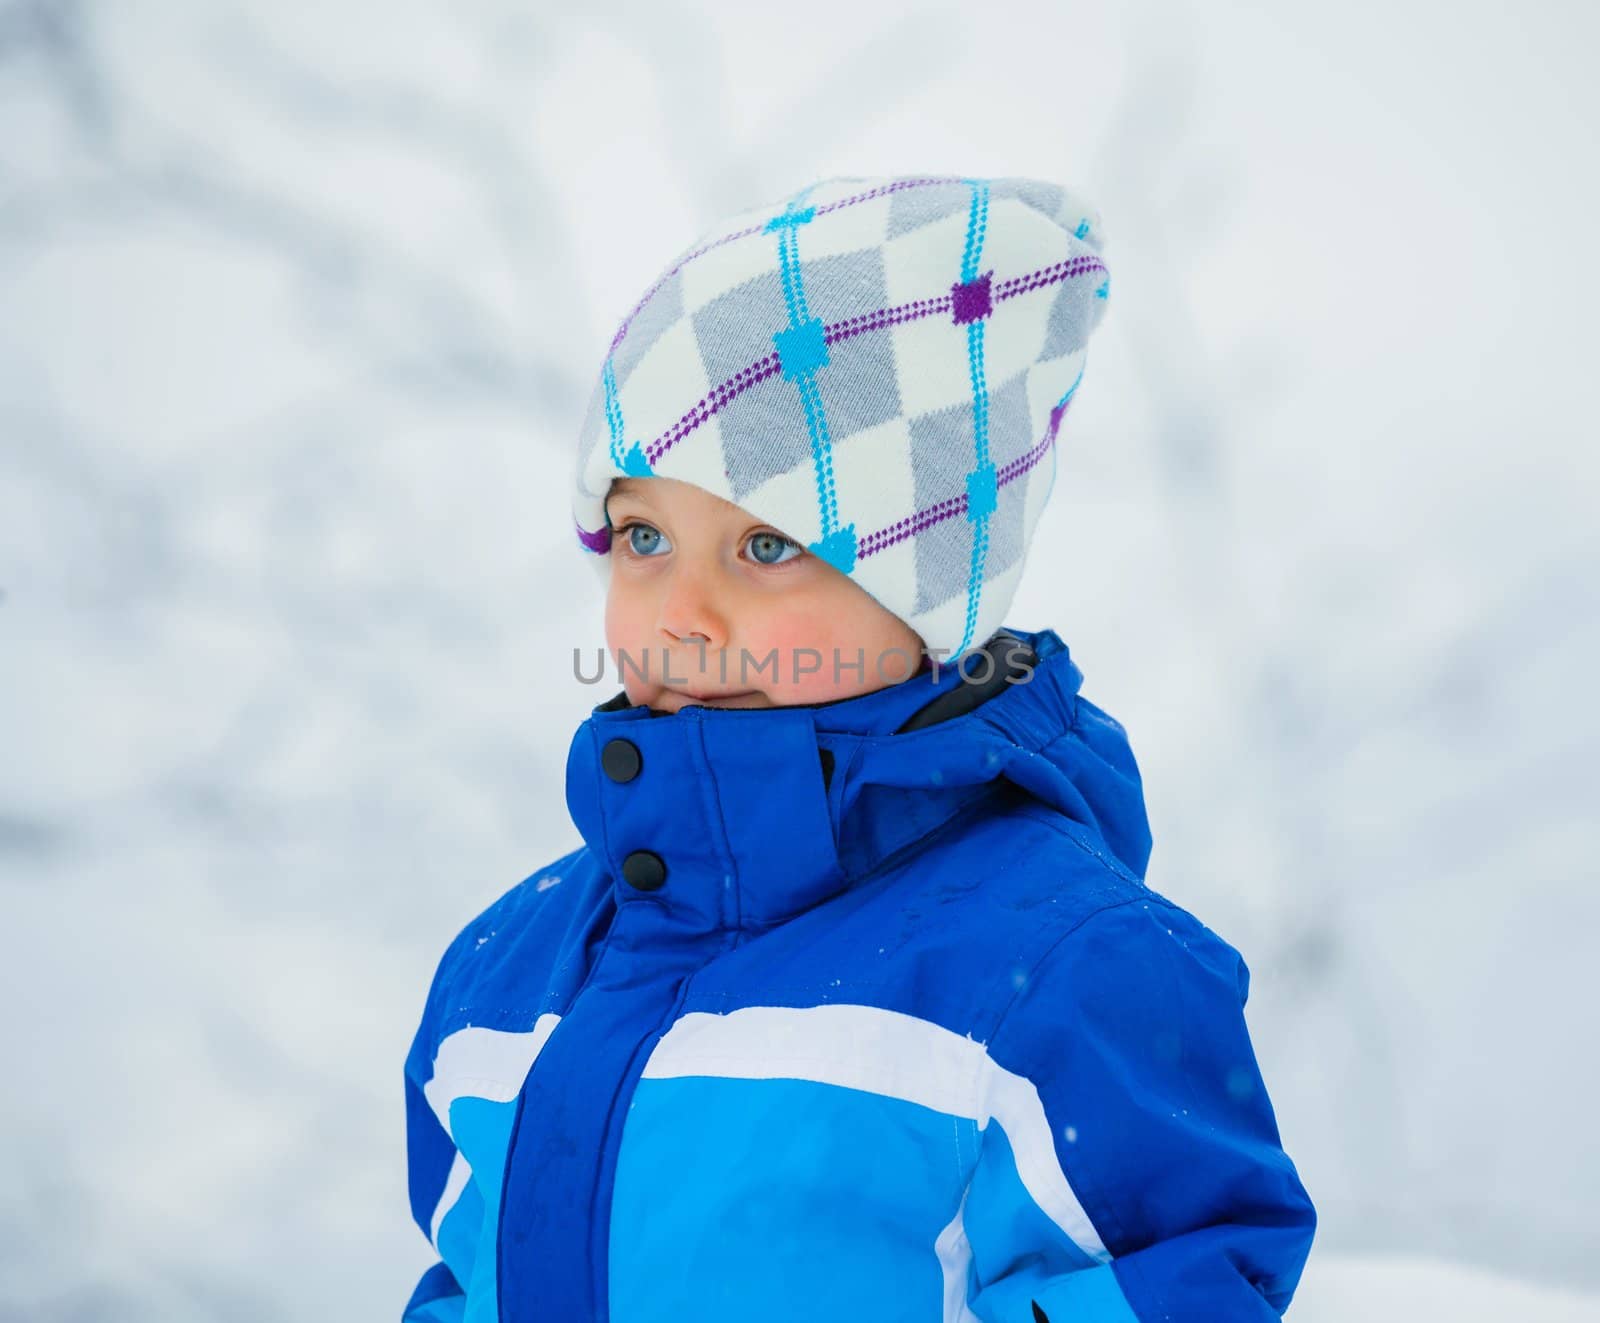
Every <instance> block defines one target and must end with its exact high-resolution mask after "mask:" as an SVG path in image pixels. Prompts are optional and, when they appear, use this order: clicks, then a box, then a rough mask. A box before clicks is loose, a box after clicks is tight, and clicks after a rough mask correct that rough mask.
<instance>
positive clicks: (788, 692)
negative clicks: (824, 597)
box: [745, 612, 871, 703]
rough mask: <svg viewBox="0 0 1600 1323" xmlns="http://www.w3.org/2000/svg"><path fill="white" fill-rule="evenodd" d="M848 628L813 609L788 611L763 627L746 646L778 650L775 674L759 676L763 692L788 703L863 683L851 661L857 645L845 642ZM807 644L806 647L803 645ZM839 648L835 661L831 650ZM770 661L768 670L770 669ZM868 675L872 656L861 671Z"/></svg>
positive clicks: (845, 690) (849, 689) (815, 699)
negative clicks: (771, 677) (774, 677)
mask: <svg viewBox="0 0 1600 1323" xmlns="http://www.w3.org/2000/svg"><path fill="white" fill-rule="evenodd" d="M849 634H850V631H847V630H842V629H840V626H839V622H837V621H835V620H833V619H832V618H831V617H829V616H827V615H825V614H821V613H812V612H799V613H788V612H786V613H785V614H784V615H783V616H782V617H781V618H780V619H778V620H775V621H774V622H773V623H772V624H771V625H770V626H768V627H767V628H765V629H764V630H762V632H761V637H760V639H759V640H758V642H757V643H747V644H746V645H745V646H746V647H748V648H750V650H751V651H752V652H753V653H755V654H756V655H757V656H764V655H765V654H766V653H767V652H768V651H770V650H771V649H773V648H776V649H777V652H778V666H779V673H778V678H777V680H776V681H774V682H767V681H764V680H763V684H764V687H765V688H766V690H767V692H768V693H770V694H772V695H773V696H774V697H779V696H781V701H783V702H786V703H817V702H823V701H825V700H827V699H829V698H838V697H843V696H844V695H846V694H848V693H851V692H853V691H856V690H859V689H861V688H863V687H864V686H863V684H862V680H861V677H859V676H858V675H857V674H856V671H855V669H854V666H853V665H852V663H853V662H854V661H855V659H856V651H857V647H858V646H859V645H851V646H848V647H847V646H846V645H845V643H844V642H843V639H844V638H845V637H846V636H849ZM808 649H809V651H807V650H808ZM835 651H837V652H838V656H839V664H838V665H836V664H835V660H834V653H835ZM771 673H772V670H771V667H768V668H767V671H766V675H771ZM865 673H866V675H867V677H868V679H869V680H870V679H871V664H870V659H869V661H868V665H867V667H866V671H865Z"/></svg>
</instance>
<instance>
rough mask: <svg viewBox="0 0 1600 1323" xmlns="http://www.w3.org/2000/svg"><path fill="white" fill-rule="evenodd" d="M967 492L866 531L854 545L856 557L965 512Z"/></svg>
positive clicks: (868, 553) (901, 540) (902, 539)
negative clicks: (886, 524) (876, 529)
mask: <svg viewBox="0 0 1600 1323" xmlns="http://www.w3.org/2000/svg"><path fill="white" fill-rule="evenodd" d="M966 512H967V494H966V492H962V493H961V494H960V495H959V496H952V497H950V498H949V499H948V500H944V501H940V502H939V503H938V504H937V505H930V506H929V507H928V508H927V509H926V510H918V511H917V512H916V514H914V515H910V516H908V517H907V518H905V519H897V520H895V522H894V523H892V524H890V525H889V527H888V528H880V529H879V530H878V531H877V532H876V533H868V534H867V535H866V536H865V537H864V538H862V539H861V541H860V542H859V543H858V544H857V545H856V559H857V560H860V559H861V558H862V557H863V556H870V555H872V554H873V553H874V552H877V551H883V550H885V549H887V548H889V547H892V546H894V544H895V543H896V542H904V541H905V540H906V539H907V538H908V537H913V536H915V535H916V534H918V533H920V532H922V530H923V529H925V528H931V527H933V525H934V524H939V523H943V522H944V521H945V520H946V519H953V518H955V516H956V515H960V514H966Z"/></svg>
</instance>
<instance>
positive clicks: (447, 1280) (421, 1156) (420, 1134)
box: [400, 1032, 471, 1323]
mask: <svg viewBox="0 0 1600 1323" xmlns="http://www.w3.org/2000/svg"><path fill="white" fill-rule="evenodd" d="M421 1042H422V1036H421V1034H420V1032H419V1034H418V1040H417V1043H415V1044H413V1046H412V1050H411V1055H410V1056H409V1057H408V1058H407V1060H406V1083H405V1088H406V1177H407V1185H408V1187H409V1190H410V1196H411V1217H412V1220H413V1221H414V1222H416V1224H417V1226H418V1227H420V1228H421V1230H422V1234H423V1235H424V1236H426V1237H427V1238H428V1242H429V1244H430V1245H432V1246H433V1248H434V1251H435V1253H437V1254H438V1255H439V1256H440V1257H439V1262H437V1263H435V1264H434V1265H433V1266H432V1267H431V1268H429V1269H428V1270H427V1271H426V1272H425V1273H423V1274H422V1278H421V1280H420V1281H418V1282H417V1284H416V1288H415V1289H414V1290H413V1291H412V1292H411V1298H410V1299H409V1300H407V1301H406V1306H405V1309H404V1310H403V1311H402V1313H401V1316H400V1318H401V1323H461V1319H462V1317H463V1315H464V1313H465V1309H466V1294H465V1292H464V1291H463V1290H462V1288H461V1285H460V1283H459V1282H458V1281H457V1280H456V1277H455V1273H456V1272H461V1271H463V1269H464V1268H465V1269H468V1270H470V1266H471V1265H470V1260H469V1261H468V1263H467V1264H465V1265H464V1264H462V1263H461V1262H459V1261H458V1262H457V1263H456V1264H455V1265H453V1268H452V1265H451V1264H450V1263H449V1262H448V1260H449V1258H451V1257H457V1255H452V1254H450V1253H448V1251H450V1250H452V1249H455V1248H456V1245H455V1243H453V1242H455V1241H456V1237H455V1236H454V1235H453V1234H449V1233H453V1232H455V1231H456V1230H457V1224H458V1223H459V1222H460V1221H461V1219H462V1218H463V1217H464V1216H467V1215H468V1213H469V1211H470V1210H467V1209H465V1208H455V1207H453V1206H452V1205H453V1204H459V1203H462V1200H461V1198H460V1196H461V1193H463V1192H462V1191H459V1190H452V1186H455V1185H458V1184H459V1171H458V1166H457V1164H458V1163H460V1162H461V1155H460V1154H459V1153H457V1152H456V1148H455V1144H454V1143H453V1142H452V1141H451V1139H450V1136H449V1134H448V1133H447V1132H446V1131H445V1128H444V1127H443V1126H442V1125H440V1124H439V1120H438V1118H437V1117H436V1116H434V1114H433V1111H432V1109H431V1108H430V1107H429V1106H428V1102H427V1099H426V1098H425V1096H424V1095H423V1092H422V1081H421V1080H420V1079H418V1078H417V1072H416V1070H415V1068H414V1065H413V1063H414V1062H416V1061H417V1060H418V1058H419V1057H420V1056H421V1055H422V1053H421V1048H420V1044H421ZM453 1178H454V1179H453ZM452 1196H454V1197H453V1198H452ZM446 1219H449V1221H450V1223H451V1226H450V1228H449V1232H448V1233H447V1231H446V1228H445V1225H444V1224H445V1221H446ZM458 1253H459V1251H458Z"/></svg>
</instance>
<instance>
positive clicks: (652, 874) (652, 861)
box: [622, 850, 667, 891]
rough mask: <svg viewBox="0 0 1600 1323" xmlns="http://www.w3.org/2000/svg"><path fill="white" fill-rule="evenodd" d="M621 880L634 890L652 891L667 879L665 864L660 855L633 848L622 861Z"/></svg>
mask: <svg viewBox="0 0 1600 1323" xmlns="http://www.w3.org/2000/svg"><path fill="white" fill-rule="evenodd" d="M622 880H623V881H624V882H626V883H627V884H628V885H629V886H630V887H632V888H633V889H634V890H635V891H654V890H655V889H656V888H657V887H659V886H660V885H661V884H662V883H663V882H665V881H666V880H667V866H666V864H664V863H662V862H661V856H660V855H658V854H654V853H652V852H651V851H649V850H635V851H634V852H633V853H632V854H630V855H629V856H628V857H627V858H626V859H624V860H623V861H622Z"/></svg>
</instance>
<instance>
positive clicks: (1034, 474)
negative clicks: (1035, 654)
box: [573, 176, 1109, 656]
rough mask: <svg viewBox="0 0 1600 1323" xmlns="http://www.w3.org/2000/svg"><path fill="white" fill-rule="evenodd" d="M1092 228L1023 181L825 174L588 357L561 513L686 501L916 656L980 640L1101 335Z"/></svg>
mask: <svg viewBox="0 0 1600 1323" xmlns="http://www.w3.org/2000/svg"><path fill="white" fill-rule="evenodd" d="M1100 249H1101V233H1100V218H1099V215H1098V213H1097V212H1096V211H1095V210H1094V209H1093V208H1092V207H1091V206H1089V205H1088V204H1087V203H1086V202H1085V201H1084V200H1083V199H1082V198H1081V197H1078V196H1077V195H1075V194H1074V193H1073V192H1071V191H1070V190H1068V189H1064V188H1062V187H1060V186H1058V185H1055V184H1050V183H1046V182H1043V181H1039V180H1034V179H1018V178H1006V179H966V178H955V177H941V178H934V177H922V176H917V177H905V178H892V179H865V178H833V179H826V180H822V181H819V182H816V183H813V184H810V185H808V186H807V187H806V188H804V189H802V190H800V192H798V193H796V194H794V195H793V196H792V197H790V198H788V199H787V200H786V201H784V202H782V203H780V204H774V205H772V206H767V207H760V208H756V209H754V210H751V211H748V212H745V213H742V214H740V215H738V216H733V217H730V218H728V219H727V220H726V221H724V222H722V223H721V224H719V225H717V226H715V227H714V228H713V229H712V230H711V231H710V233H709V234H708V235H707V236H706V237H705V238H703V239H701V240H700V241H698V242H697V243H695V244H694V245H692V246H691V247H690V248H689V249H688V251H686V252H685V253H683V254H682V255H681V256H680V257H678V258H677V259H676V260H675V261H674V262H672V263H671V265H669V266H668V268H667V270H666V271H665V272H664V273H663V274H662V276H661V277H660V279H658V280H657V281H656V282H655V283H654V284H653V285H652V286H651V287H650V289H649V290H648V291H647V292H646V293H645V295H644V297H643V298H642V299H640V300H639V303H638V305H637V306H636V307H635V308H634V310H633V312H632V313H630V314H629V316H628V317H627V318H626V319H625V320H624V322H623V323H622V326H621V327H620V328H619V329H618V331H617V333H616V336H615V337H614V338H613V340H612V342H611V347H610V349H609V351H608V352H607V354H606V358H605V362H604V364H603V365H602V368H601V373H600V381H599V383H598V384H597V385H596V387H595V391H594V396H593V398H592V400H591V402H590V405H589V410H588V415H587V417H586V418H585V420H584V424H583V428H582V431H581V434H580V437H579V444H578V463H577V484H576V490H575V492H574V498H573V514H574V517H575V519H576V522H577V532H578V538H579V541H580V543H581V544H582V546H583V548H584V549H585V553H586V554H587V556H588V559H590V560H591V561H592V562H593V563H594V564H595V565H596V566H597V567H598V568H599V569H600V570H601V571H602V573H609V569H610V565H611V557H610V555H609V554H608V553H609V551H610V544H611V529H610V525H609V522H608V520H607V518H606V511H605V497H606V493H607V492H608V491H609V489H610V485H611V481H612V480H613V479H614V478H618V477H623V476H639V477H643V476H650V475H658V476H661V477H667V478H676V479H678V480H680V481H682V482H688V483H693V484H694V485H695V486H697V487H701V488H703V489H704V490H706V491H709V492H711V493H713V494H714V495H717V496H720V497H722V498H724V499H725V500H728V501H732V502H733V503H734V504H736V505H738V506H740V507H741V508H743V509H745V510H747V511H748V512H749V513H750V514H752V515H753V516H755V517H756V518H757V519H760V520H761V521H763V522H765V523H769V524H771V525H772V526H773V527H775V528H777V529H779V530H781V531H782V532H783V533H784V534H785V535H786V536H788V537H791V538H793V539H794V540H795V541H796V542H798V543H800V544H801V545H802V546H805V547H806V548H807V549H808V550H810V551H811V552H813V553H815V554H816V555H818V556H821V557H823V558H824V559H826V560H827V561H828V562H829V563H830V564H832V565H833V566H835V567H836V568H837V569H839V570H840V571H841V572H842V573H844V574H847V575H849V576H850V577H851V578H852V579H854V580H855V581H856V582H857V583H858V584H860V585H861V587H862V588H864V589H865V590H866V591H867V592H868V593H870V594H871V595H872V596H873V597H874V598H876V599H877V600H878V601H879V602H880V603H882V605H883V606H884V607H886V608H887V609H888V610H889V611H892V612H893V613H894V614H895V615H897V616H899V617H900V618H901V619H903V620H904V621H906V622H907V623H908V624H909V625H910V626H911V627H912V628H913V629H915V630H916V631H917V633H918V634H919V635H920V636H921V637H922V640H923V642H924V643H925V644H926V646H927V647H928V648H930V649H935V648H937V649H944V650H947V651H948V652H949V654H950V655H953V656H959V655H960V654H962V653H964V652H967V651H969V650H970V649H972V648H975V647H979V646H981V645H982V644H983V642H984V641H985V640H986V639H987V638H988V637H989V636H990V635H991V634H992V633H993V631H994V630H995V629H997V628H998V627H999V626H1000V624H1001V623H1002V619H1003V617H1004V615H1005V612H1006V611H1007V609H1008V608H1009V606H1010V603H1011V599H1012V596H1013V595H1014V593H1015V591H1016V586H1017V582H1018V579H1019V578H1020V575H1021V572H1022V566H1023V562H1024V558H1025V555H1026V552H1027V546H1028V541H1029V538H1030V536H1031V535H1032V532H1033V528H1034V525H1035V523H1036V522H1037V520H1038V517H1039V513H1040V511H1041V510H1042V509H1043V508H1044V504H1045V501H1046V499H1047V498H1048V496H1049V494H1050V490H1051V488H1052V486H1053V485H1054V481H1055V471H1056V463H1057V459H1056V447H1055V439H1056V433H1057V430H1058V429H1059V427H1060V424H1061V419H1062V416H1063V414H1064V413H1065V412H1066V410H1067V408H1068V406H1069V404H1070V403H1071V400H1072V397H1073V393H1074V392H1075V391H1076V390H1077V388H1078V383H1079V381H1080V380H1081V379H1082V375H1083V367H1084V360H1085V355H1086V350H1087V346H1088V341H1089V337H1090V335H1091V333H1092V332H1093V331H1094V329H1095V327H1096V326H1098V325H1099V322H1100V319H1101V317H1102V316H1104V313H1105V308H1106V298H1107V292H1108V289H1109V274H1108V272H1107V270H1106V267H1105V265H1104V263H1103V262H1102V261H1101V258H1100Z"/></svg>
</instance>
